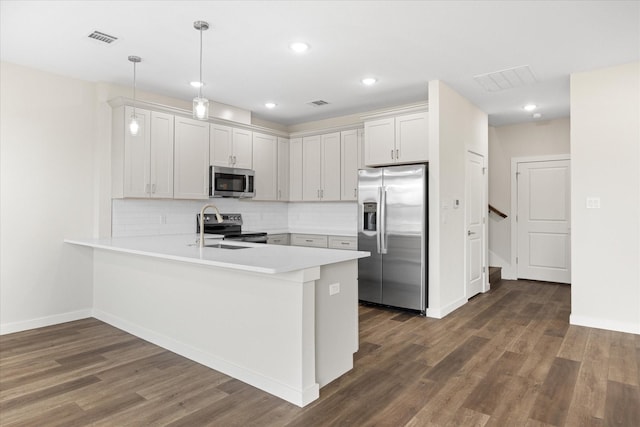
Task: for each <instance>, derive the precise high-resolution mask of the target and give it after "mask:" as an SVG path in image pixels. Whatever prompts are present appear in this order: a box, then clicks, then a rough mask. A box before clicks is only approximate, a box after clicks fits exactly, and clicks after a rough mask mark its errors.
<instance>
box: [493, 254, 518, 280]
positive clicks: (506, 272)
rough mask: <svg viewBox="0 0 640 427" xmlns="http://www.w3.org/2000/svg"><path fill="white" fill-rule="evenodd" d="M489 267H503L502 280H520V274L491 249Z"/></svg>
mask: <svg viewBox="0 0 640 427" xmlns="http://www.w3.org/2000/svg"><path fill="white" fill-rule="evenodd" d="M489 265H490V266H491V267H502V278H503V279H504V280H516V279H517V278H518V273H517V272H516V269H515V268H513V267H512V266H511V263H510V262H509V261H507V260H506V259H504V258H502V257H501V256H500V255H498V254H496V253H495V252H493V251H492V250H491V249H489Z"/></svg>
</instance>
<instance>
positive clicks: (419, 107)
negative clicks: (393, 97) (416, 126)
mask: <svg viewBox="0 0 640 427" xmlns="http://www.w3.org/2000/svg"><path fill="white" fill-rule="evenodd" d="M419 111H429V102H420V103H417V104H411V105H403V106H401V107H393V108H387V109H384V110H381V111H376V112H372V113H366V114H363V115H361V116H360V119H361V120H363V121H367V120H372V119H381V118H384V117H389V116H397V115H399V114H409V113H417V112H419Z"/></svg>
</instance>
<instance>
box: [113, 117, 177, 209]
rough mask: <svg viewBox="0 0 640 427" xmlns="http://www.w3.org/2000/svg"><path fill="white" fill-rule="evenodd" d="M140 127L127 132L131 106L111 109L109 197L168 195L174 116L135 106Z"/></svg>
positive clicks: (170, 186) (170, 177) (166, 196)
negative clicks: (110, 187)
mask: <svg viewBox="0 0 640 427" xmlns="http://www.w3.org/2000/svg"><path fill="white" fill-rule="evenodd" d="M135 111H136V116H137V117H138V123H139V124H140V129H139V131H138V134H137V135H136V136H133V135H131V134H130V132H129V118H130V117H131V114H133V107H130V106H120V107H116V108H114V110H113V120H112V126H113V132H112V135H113V141H112V150H113V152H112V156H113V157H112V168H113V172H112V197H115V198H120V197H132V198H133V197H135V198H172V197H173V141H174V139H173V138H174V134H173V131H174V117H173V116H172V115H171V114H165V113H159V112H155V111H154V112H152V111H149V110H144V109H140V108H136V110H135Z"/></svg>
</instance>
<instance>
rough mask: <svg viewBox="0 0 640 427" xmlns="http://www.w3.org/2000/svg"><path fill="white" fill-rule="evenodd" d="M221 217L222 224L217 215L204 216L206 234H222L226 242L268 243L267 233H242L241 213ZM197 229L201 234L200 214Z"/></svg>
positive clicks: (197, 219)
mask: <svg viewBox="0 0 640 427" xmlns="http://www.w3.org/2000/svg"><path fill="white" fill-rule="evenodd" d="M221 216H222V222H218V220H217V219H216V216H215V214H204V232H205V234H222V235H223V236H224V239H225V240H236V241H241V242H253V243H267V233H265V232H243V231H242V215H240V214H239V213H231V214H225V213H223V214H221ZM196 229H197V232H198V233H200V214H197V215H196Z"/></svg>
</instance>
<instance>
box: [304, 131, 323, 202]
mask: <svg viewBox="0 0 640 427" xmlns="http://www.w3.org/2000/svg"><path fill="white" fill-rule="evenodd" d="M321 157H322V141H321V138H320V135H317V136H305V137H304V138H302V200H320V190H321V186H322V182H321V172H320V164H321V161H320V159H321Z"/></svg>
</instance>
